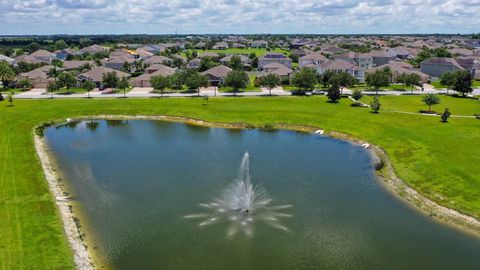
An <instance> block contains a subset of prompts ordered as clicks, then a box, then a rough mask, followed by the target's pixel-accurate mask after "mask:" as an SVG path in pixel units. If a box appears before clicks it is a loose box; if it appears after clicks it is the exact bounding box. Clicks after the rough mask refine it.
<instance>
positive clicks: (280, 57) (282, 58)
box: [258, 52, 292, 70]
mask: <svg viewBox="0 0 480 270" xmlns="http://www.w3.org/2000/svg"><path fill="white" fill-rule="evenodd" d="M270 63H279V64H282V65H284V66H286V67H287V68H292V59H290V58H288V57H287V56H286V55H284V54H282V53H275V52H272V53H267V54H265V55H263V56H261V57H260V58H259V59H258V68H259V69H260V70H262V69H263V67H264V66H266V65H268V64H270Z"/></svg>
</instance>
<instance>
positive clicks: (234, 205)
mask: <svg viewBox="0 0 480 270" xmlns="http://www.w3.org/2000/svg"><path fill="white" fill-rule="evenodd" d="M272 200H273V199H272V198H271V197H270V196H269V195H268V193H267V192H266V191H265V190H264V189H263V188H262V187H261V186H259V185H257V186H254V185H253V184H252V182H251V176H250V156H249V154H248V152H246V153H245V154H244V156H243V159H242V163H241V164H240V172H239V177H238V178H237V179H236V180H234V181H233V182H232V183H230V184H229V185H228V186H227V187H226V188H225V190H224V191H223V192H222V194H221V195H220V197H218V198H216V199H214V200H213V201H212V202H209V203H201V204H199V205H200V207H202V208H205V209H208V210H210V211H209V212H208V213H199V214H193V215H187V216H185V218H199V219H202V221H201V222H200V223H199V224H198V225H199V226H207V225H212V224H215V223H217V222H219V221H220V220H222V219H226V220H228V221H229V222H230V225H229V228H228V229H227V235H228V236H229V237H232V236H234V235H235V234H237V233H238V232H242V233H243V234H244V235H246V236H247V237H252V236H253V229H254V225H255V223H257V222H262V223H264V224H267V225H269V226H271V227H273V228H276V229H279V230H282V231H288V228H287V227H285V226H284V225H283V224H281V223H280V221H279V219H280V218H287V217H292V215H290V214H286V213H281V212H278V210H283V209H287V208H290V207H292V206H291V205H277V206H270V205H269V204H270V203H271V202H272Z"/></svg>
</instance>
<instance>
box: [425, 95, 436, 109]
mask: <svg viewBox="0 0 480 270" xmlns="http://www.w3.org/2000/svg"><path fill="white" fill-rule="evenodd" d="M422 100H423V103H425V104H426V105H427V106H428V111H432V106H433V105H435V104H440V98H439V97H438V96H437V95H435V94H426V95H425V96H423V98H422Z"/></svg>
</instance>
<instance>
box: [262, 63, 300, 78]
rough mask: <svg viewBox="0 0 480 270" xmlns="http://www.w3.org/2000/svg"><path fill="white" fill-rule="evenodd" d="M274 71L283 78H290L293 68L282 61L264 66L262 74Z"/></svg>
mask: <svg viewBox="0 0 480 270" xmlns="http://www.w3.org/2000/svg"><path fill="white" fill-rule="evenodd" d="M272 73H273V74H276V75H278V76H280V78H282V79H288V78H289V77H290V75H291V74H292V73H293V70H292V69H290V68H287V67H286V66H284V65H282V64H280V63H270V64H267V65H265V66H264V67H263V71H262V76H264V75H267V74H272Z"/></svg>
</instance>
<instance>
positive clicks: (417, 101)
mask: <svg viewBox="0 0 480 270" xmlns="http://www.w3.org/2000/svg"><path fill="white" fill-rule="evenodd" d="M372 100H373V96H364V97H363V98H362V99H361V100H360V101H361V102H363V103H366V104H370V102H371V101H372ZM379 100H380V103H381V104H382V109H384V110H385V109H386V110H395V111H406V112H417V113H418V112H420V110H427V109H428V106H427V105H425V103H423V101H422V96H420V95H418V96H417V95H415V96H399V97H398V96H382V97H380V98H379ZM445 108H449V109H450V112H451V113H452V114H456V115H475V114H478V113H480V101H479V100H477V99H471V98H460V97H451V96H444V95H440V104H438V105H434V106H432V110H434V111H436V112H438V113H441V112H443V110H444V109H445ZM479 124H480V121H479Z"/></svg>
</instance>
